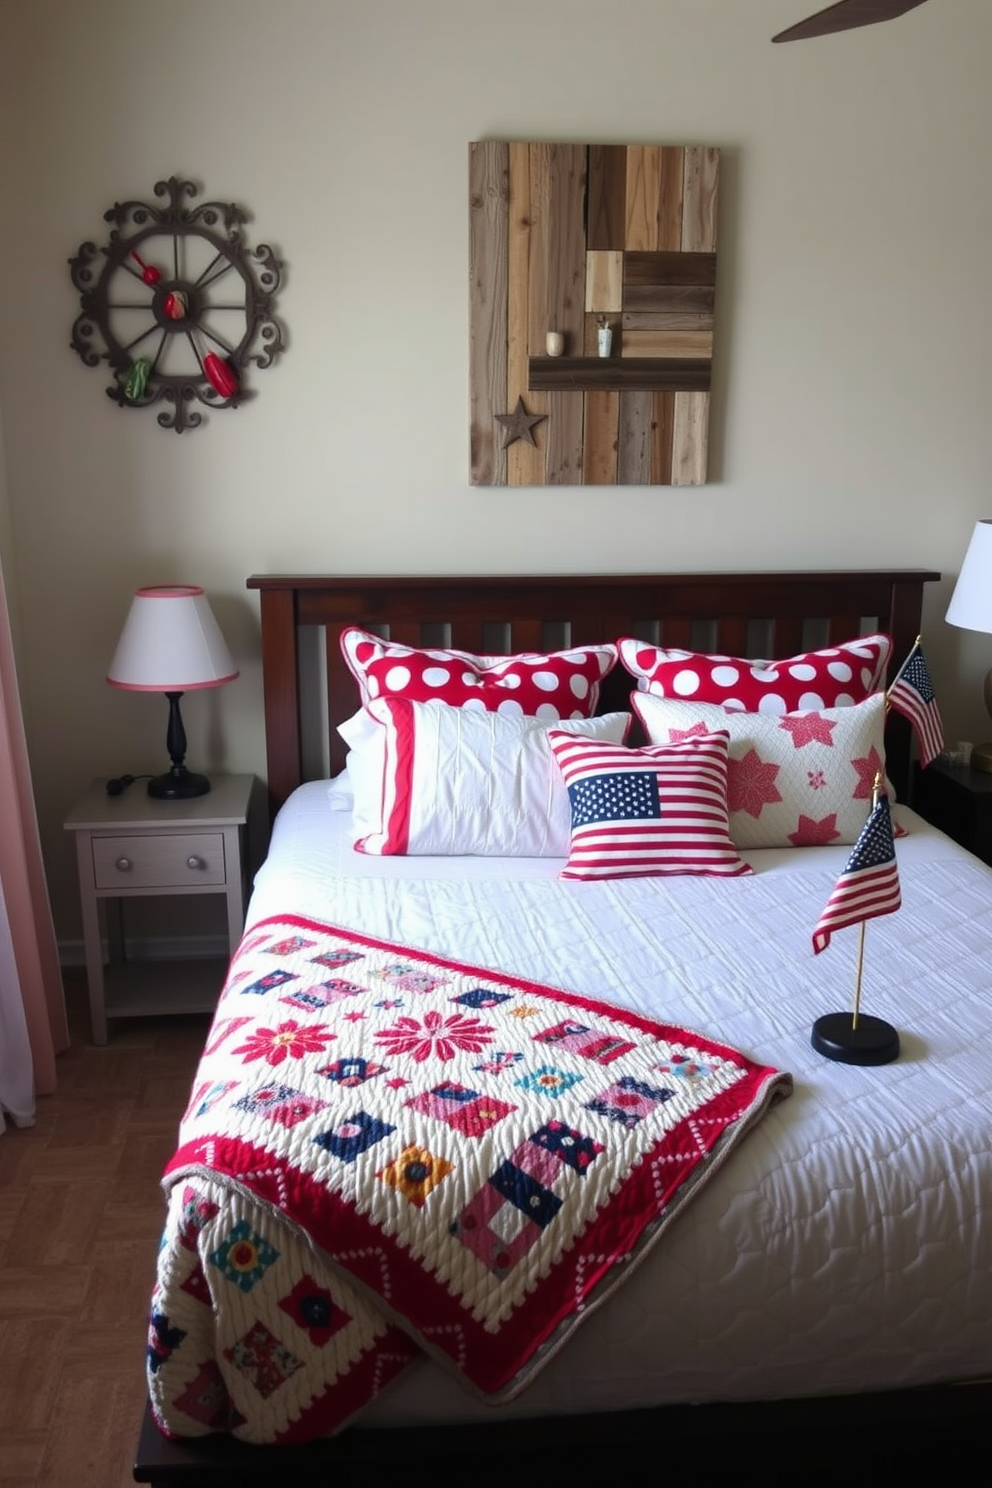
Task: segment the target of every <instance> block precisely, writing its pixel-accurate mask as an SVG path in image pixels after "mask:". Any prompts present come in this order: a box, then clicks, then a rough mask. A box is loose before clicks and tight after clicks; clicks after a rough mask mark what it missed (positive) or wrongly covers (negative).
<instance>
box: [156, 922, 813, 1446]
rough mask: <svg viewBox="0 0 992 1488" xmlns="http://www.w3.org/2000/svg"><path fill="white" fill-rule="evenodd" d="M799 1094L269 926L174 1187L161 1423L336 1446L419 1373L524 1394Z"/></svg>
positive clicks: (248, 939) (673, 1038)
mask: <svg viewBox="0 0 992 1488" xmlns="http://www.w3.org/2000/svg"><path fill="white" fill-rule="evenodd" d="M791 1088H792V1081H791V1077H790V1076H789V1075H787V1074H783V1073H780V1072H778V1071H776V1070H774V1069H772V1068H770V1067H767V1066H763V1065H761V1064H759V1063H756V1062H754V1061H752V1060H751V1059H749V1058H747V1057H746V1056H744V1055H743V1054H741V1053H739V1052H738V1051H736V1050H734V1049H732V1048H729V1047H727V1046H725V1045H723V1044H720V1043H717V1042H715V1041H713V1040H712V1039H709V1038H704V1037H702V1036H700V1035H699V1034H697V1033H693V1032H690V1031H689V1030H686V1029H683V1028H679V1027H675V1026H670V1025H666V1024H663V1023H659V1022H655V1021H653V1020H650V1019H646V1018H643V1017H641V1016H639V1015H637V1014H634V1013H632V1012H628V1011H625V1010H623V1009H620V1008H616V1007H612V1006H610V1005H608V1004H606V1003H603V1002H598V1001H593V1000H590V999H588V998H584V997H582V996H579V995H577V994H575V993H571V992H565V991H562V990H559V989H558V988H555V987H552V986H548V985H542V984H538V983H534V982H529V981H526V980H522V979H520V978H516V977H510V976H506V975H503V974H501V973H499V972H495V971H489V970H484V969H480V968H478V967H473V966H469V965H464V964H461V963H459V962H456V961H449V960H444V959H439V958H437V957H435V956H428V955H426V954H425V953H423V952H420V951H417V950H411V949H407V948H403V947H401V946H397V945H394V944H390V943H388V942H384V941H379V940H375V939H372V938H369V937H365V936H362V935H359V934H356V933H355V932H353V931H350V930H345V929H341V928H338V927H334V926H330V925H325V924H321V923H318V922H316V921H312V920H307V919H303V918H300V917H297V916H279V917H275V918H272V919H268V920H266V921H264V922H262V923H261V924H259V925H256V926H254V927H253V929H252V930H251V931H250V932H249V933H248V934H247V935H246V936H245V939H244V940H243V942H242V944H241V947H240V949H239V951H238V953H237V955H236V957H235V958H234V960H233V962H232V964H231V968H230V972H229V975H228V978H227V982H226V985H225V989H224V993H223V995H222V998H221V1000H220V1003H219V1004H218V1008H217V1013H216V1016H215V1019H214V1023H213V1027H212V1029H211V1032H210V1035H209V1038H208V1040H207V1044H206V1048H205V1051H204V1054H203V1058H202V1061H201V1064H200V1068H199V1071H198V1076H197V1080H196V1083H195V1085H194V1089H193V1093H192V1097H191V1100H190V1103H189V1107H188V1109H187V1111H186V1114H185V1116H184V1118H183V1122H182V1126H181V1130H180V1137H179V1146H178V1148H177V1151H176V1153H175V1155H174V1156H173V1158H172V1159H171V1161H170V1162H169V1164H168V1166H167V1169H166V1174H165V1179H164V1183H165V1187H166V1191H167V1195H168V1217H167V1223H166V1229H165V1234H164V1237H163V1243H162V1248H161V1251H160V1255H159V1265H158V1277H157V1283H156V1287H155V1292H154V1295H153V1299H152V1308H151V1321H150V1327H149V1340H148V1381H149V1391H150V1397H151V1401H152V1407H153V1410H154V1412H155V1416H156V1419H157V1420H158V1423H159V1425H160V1427H161V1428H162V1430H163V1431H165V1432H167V1433H168V1434H170V1435H176V1436H196V1435H203V1434H206V1433H208V1432H213V1431H229V1432H233V1433H234V1434H235V1435H237V1436H239V1437H241V1438H243V1439H244V1440H247V1441H253V1442H291V1441H303V1440H308V1439H312V1438H314V1437H317V1436H322V1435H328V1434H331V1433H333V1432H334V1431H335V1430H338V1429H339V1428H340V1427H342V1426H343V1425H344V1424H345V1423H346V1422H347V1421H349V1420H350V1419H352V1418H353V1417H354V1415H355V1414H356V1413H357V1412H359V1411H360V1410H361V1409H362V1407H363V1406H365V1405H367V1404H368V1403H369V1401H371V1400H372V1399H373V1398H374V1397H375V1396H376V1395H377V1394H378V1393H379V1392H380V1391H381V1390H382V1389H383V1388H384V1387H385V1386H386V1385H387V1384H388V1383H389V1381H390V1380H392V1379H393V1378H395V1376H396V1375H397V1374H398V1373H399V1372H400V1371H402V1370H403V1369H405V1368H406V1367H407V1366H408V1365H409V1364H410V1363H411V1362H412V1361H413V1360H415V1359H417V1358H418V1357H420V1356H422V1355H424V1354H426V1355H428V1356H429V1357H430V1358H432V1359H433V1360H435V1361H436V1362H437V1363H438V1364H440V1365H441V1366H442V1367H443V1368H445V1369H447V1370H449V1371H451V1372H452V1373H453V1374H455V1375H456V1376H457V1378H458V1379H459V1380H460V1381H461V1383H462V1384H463V1385H464V1386H465V1388H467V1389H469V1390H472V1391H474V1392H475V1393H476V1394H477V1395H479V1396H480V1397H482V1398H485V1399H486V1400H488V1401H490V1402H491V1403H494V1404H498V1403H499V1402H501V1401H505V1400H509V1399H512V1398H513V1397H514V1396H515V1395H517V1394H518V1393H519V1392H520V1391H521V1390H523V1389H525V1388H526V1386H527V1384H528V1383H529V1382H530V1380H531V1379H533V1378H534V1376H535V1375H536V1374H537V1372H538V1371H539V1370H540V1369H541V1368H542V1367H543V1366H544V1364H546V1363H547V1362H548V1360H549V1359H550V1358H551V1357H552V1356H553V1355H554V1354H555V1353H556V1352H557V1350H558V1349H559V1348H560V1347H561V1346H562V1345H563V1344H564V1343H565V1342H566V1340H567V1339H568V1336H569V1334H570V1333H571V1332H572V1330H573V1329H575V1328H576V1327H578V1326H579V1325H580V1324H581V1322H582V1321H583V1319H584V1318H585V1317H587V1316H588V1315H589V1313H590V1312H591V1311H592V1310H593V1309H594V1308H596V1307H597V1306H599V1305H600V1304H601V1303H602V1302H603V1301H605V1300H606V1298H607V1297H608V1296H609V1294H610V1293H611V1292H612V1291H613V1290H614V1289H615V1288H616V1287H618V1286H619V1285H621V1284H622V1283H623V1281H624V1280H625V1279H626V1278H627V1277H628V1276H629V1275H630V1274H631V1272H632V1270H633V1269H634V1267H636V1266H637V1265H638V1263H639V1262H640V1261H641V1260H643V1259H644V1257H645V1256H646V1255H647V1253H648V1252H649V1250H651V1248H652V1247H653V1246H654V1245H655V1243H656V1242H657V1241H658V1240H659V1238H660V1237H661V1236H662V1235H663V1233H664V1232H665V1230H666V1228H667V1227H668V1226H669V1225H670V1224H671V1222H672V1221H673V1220H674V1219H675V1218H676V1216H677V1215H678V1214H679V1213H680V1211H681V1210H682V1209H683V1208H684V1206H685V1205H686V1204H687V1203H688V1202H689V1201H690V1199H691V1198H692V1196H693V1194H694V1193H696V1192H698V1190H699V1188H700V1186H701V1185H702V1184H703V1183H704V1182H705V1181H706V1179H707V1178H708V1177H709V1176H710V1175H711V1174H712V1173H713V1172H714V1171H715V1169H716V1168H717V1166H718V1165H719V1164H720V1163H722V1162H723V1161H724V1160H725V1159H726V1157H727V1156H728V1155H729V1154H730V1153H731V1152H732V1151H733V1149H734V1147H735V1146H736V1145H737V1143H738V1142H739V1141H740V1140H741V1139H742V1138H743V1137H744V1135H745V1134H746V1133H747V1131H748V1130H750V1128H751V1127H752V1126H753V1125H754V1124H755V1122H756V1121H757V1120H759V1119H760V1117H761V1116H762V1115H763V1113H764V1112H765V1111H766V1110H767V1109H768V1107H769V1106H770V1105H771V1103H772V1102H774V1101H775V1100H777V1099H779V1098H781V1097H783V1096H786V1095H788V1094H789V1093H790V1091H791Z"/></svg>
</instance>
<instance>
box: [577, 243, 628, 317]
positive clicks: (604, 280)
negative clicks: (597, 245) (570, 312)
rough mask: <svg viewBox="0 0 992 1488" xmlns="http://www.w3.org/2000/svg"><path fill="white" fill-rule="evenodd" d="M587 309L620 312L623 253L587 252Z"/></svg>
mask: <svg viewBox="0 0 992 1488" xmlns="http://www.w3.org/2000/svg"><path fill="white" fill-rule="evenodd" d="M585 307H586V309H587V310H590V311H593V312H597V313H599V314H602V313H604V312H605V311H614V312H617V313H619V311H620V310H621V309H622V307H623V254H622V253H616V252H612V251H611V252H603V253H587V254H586V301H585Z"/></svg>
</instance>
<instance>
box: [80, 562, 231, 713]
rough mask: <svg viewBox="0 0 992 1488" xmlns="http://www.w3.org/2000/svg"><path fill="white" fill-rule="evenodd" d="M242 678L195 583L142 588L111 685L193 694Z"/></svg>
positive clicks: (123, 637)
mask: <svg viewBox="0 0 992 1488" xmlns="http://www.w3.org/2000/svg"><path fill="white" fill-rule="evenodd" d="M237 675H238V669H237V667H236V666H235V665H234V661H233V659H232V657H231V653H230V651H229V650H228V649H227V643H226V641H225V640H224V637H223V636H222V635H221V633H220V627H219V626H218V624H217V621H216V620H215V619H214V614H213V611H212V610H211V608H210V605H209V603H208V602H207V597H206V595H205V594H204V592H203V590H202V589H200V588H199V587H198V586H196V585H193V584H173V585H170V586H168V587H167V588H160V589H139V590H138V591H137V593H136V594H135V596H134V599H133V600H132V601H131V609H130V611H129V613H128V617H127V620H126V621H125V622H124V629H123V630H122V631H121V638H120V640H119V641H118V643H117V650H116V652H115V653H114V659H113V661H112V662H111V664H110V671H109V672H108V673H107V681H108V682H109V683H111V685H112V686H114V687H126V688H129V689H131V690H133V691H135V692H189V691H190V690H191V689H193V688H197V687H219V686H220V685H221V684H222V683H223V682H233V681H234V679H235V677H236V676H237Z"/></svg>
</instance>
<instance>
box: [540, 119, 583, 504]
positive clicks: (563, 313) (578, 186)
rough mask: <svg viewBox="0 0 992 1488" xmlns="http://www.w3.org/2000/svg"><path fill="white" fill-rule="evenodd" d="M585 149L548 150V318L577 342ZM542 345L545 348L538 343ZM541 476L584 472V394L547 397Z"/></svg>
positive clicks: (565, 478)
mask: <svg viewBox="0 0 992 1488" xmlns="http://www.w3.org/2000/svg"><path fill="white" fill-rule="evenodd" d="M585 206H586V150H585V147H584V146H580V145H552V146H550V147H549V151H548V232H547V244H548V267H547V286H548V287H547V296H548V322H547V324H548V325H549V326H551V325H553V326H554V328H555V329H556V330H560V331H563V332H564V334H565V344H566V346H578V345H579V344H580V342H581V340H582V336H583V331H584V319H585V275H586V242H585ZM542 349H543V348H542ZM548 415H549V417H548V422H547V425H546V438H547V443H546V451H547V453H546V458H545V476H546V479H547V482H548V484H549V485H556V486H561V485H565V486H568V485H577V484H578V483H579V481H580V480H581V476H582V422H583V420H582V415H583V407H582V398H581V396H580V395H579V394H575V393H558V394H556V395H554V396H552V397H549V399H548Z"/></svg>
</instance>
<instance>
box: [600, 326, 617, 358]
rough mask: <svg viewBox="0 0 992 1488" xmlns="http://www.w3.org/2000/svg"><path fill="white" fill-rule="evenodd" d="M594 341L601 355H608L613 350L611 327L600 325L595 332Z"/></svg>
mask: <svg viewBox="0 0 992 1488" xmlns="http://www.w3.org/2000/svg"><path fill="white" fill-rule="evenodd" d="M596 343H597V345H598V347H599V354H600V356H601V357H608V356H609V355H610V352H611V351H612V350H613V327H612V326H600V327H599V328H598V330H597V332H596Z"/></svg>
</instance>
